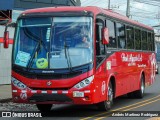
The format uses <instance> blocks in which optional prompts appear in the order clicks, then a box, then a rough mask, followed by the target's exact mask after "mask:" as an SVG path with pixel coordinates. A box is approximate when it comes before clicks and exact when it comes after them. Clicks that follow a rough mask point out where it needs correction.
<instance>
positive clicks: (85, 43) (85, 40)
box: [76, 35, 89, 48]
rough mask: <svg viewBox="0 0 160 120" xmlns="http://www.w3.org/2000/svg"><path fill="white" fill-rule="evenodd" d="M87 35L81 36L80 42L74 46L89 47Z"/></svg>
mask: <svg viewBox="0 0 160 120" xmlns="http://www.w3.org/2000/svg"><path fill="white" fill-rule="evenodd" d="M87 38H88V37H87V35H83V36H82V39H81V42H80V43H78V44H77V45H76V47H84V48H89V42H88V39H87Z"/></svg>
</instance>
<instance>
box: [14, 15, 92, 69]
mask: <svg viewBox="0 0 160 120" xmlns="http://www.w3.org/2000/svg"><path fill="white" fill-rule="evenodd" d="M92 36H93V35H92V18H91V17H45V18H41V17H40V18H22V19H19V20H18V22H17V29H16V35H15V42H14V49H13V64H15V65H18V66H22V67H27V68H30V69H62V68H72V67H76V66H81V65H84V64H87V63H90V62H92V59H93V38H92Z"/></svg>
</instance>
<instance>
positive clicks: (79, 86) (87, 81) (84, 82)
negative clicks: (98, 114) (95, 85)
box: [74, 76, 94, 89]
mask: <svg viewBox="0 0 160 120" xmlns="http://www.w3.org/2000/svg"><path fill="white" fill-rule="evenodd" d="M93 78H94V76H90V77H88V78H86V79H84V80H83V81H81V82H79V83H78V84H76V85H75V86H74V88H77V89H81V88H84V87H86V86H88V85H89V84H90V83H91V82H92V81H93Z"/></svg>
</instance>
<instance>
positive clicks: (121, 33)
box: [116, 23, 126, 49]
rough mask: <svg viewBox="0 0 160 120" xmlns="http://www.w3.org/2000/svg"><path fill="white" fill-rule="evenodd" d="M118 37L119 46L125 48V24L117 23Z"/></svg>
mask: <svg viewBox="0 0 160 120" xmlns="http://www.w3.org/2000/svg"><path fill="white" fill-rule="evenodd" d="M116 30H117V38H118V48H122V49H125V48H126V38H125V26H124V25H122V24H120V23H117V24H116Z"/></svg>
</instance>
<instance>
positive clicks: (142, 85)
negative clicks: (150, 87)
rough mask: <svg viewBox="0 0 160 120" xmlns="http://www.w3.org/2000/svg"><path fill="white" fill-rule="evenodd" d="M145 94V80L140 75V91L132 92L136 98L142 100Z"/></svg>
mask: <svg viewBox="0 0 160 120" xmlns="http://www.w3.org/2000/svg"><path fill="white" fill-rule="evenodd" d="M144 92H145V78H144V75H141V81H140V89H139V90H137V91H135V92H134V96H135V97H136V98H143V96H144Z"/></svg>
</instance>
